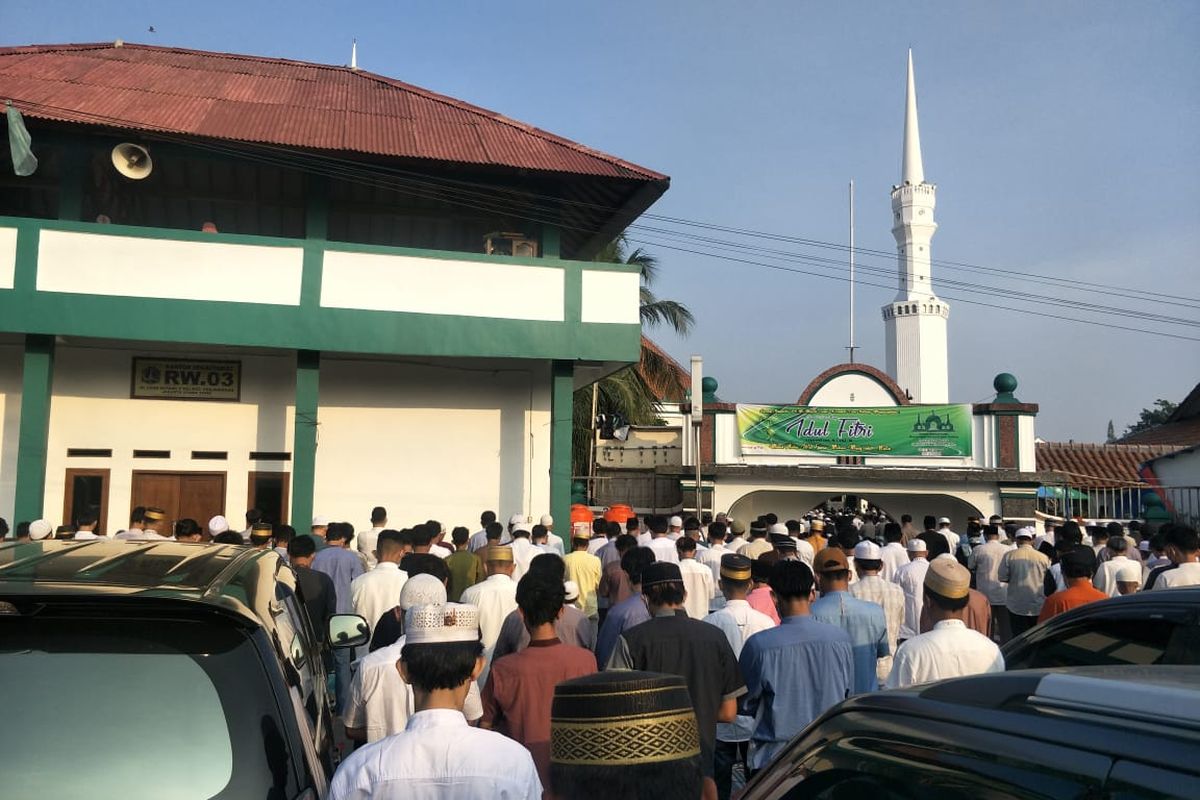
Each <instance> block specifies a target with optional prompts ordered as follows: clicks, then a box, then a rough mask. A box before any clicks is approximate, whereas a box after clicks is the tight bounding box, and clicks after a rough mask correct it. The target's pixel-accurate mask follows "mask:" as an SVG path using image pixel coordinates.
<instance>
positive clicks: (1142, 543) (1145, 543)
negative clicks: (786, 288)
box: [1138, 539, 1150, 553]
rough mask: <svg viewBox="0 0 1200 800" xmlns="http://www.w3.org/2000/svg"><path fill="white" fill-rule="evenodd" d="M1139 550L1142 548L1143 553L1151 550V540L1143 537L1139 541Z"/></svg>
mask: <svg viewBox="0 0 1200 800" xmlns="http://www.w3.org/2000/svg"><path fill="white" fill-rule="evenodd" d="M1138 550H1141V551H1142V552H1143V553H1149V552H1150V540H1149V539H1142V540H1141V541H1140V542H1138Z"/></svg>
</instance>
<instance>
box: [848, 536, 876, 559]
mask: <svg viewBox="0 0 1200 800" xmlns="http://www.w3.org/2000/svg"><path fill="white" fill-rule="evenodd" d="M854 558H855V559H858V560H862V561H879V560H881V559H882V558H883V550H881V549H879V545H877V544H875V543H874V542H872V541H869V540H866V539H864V540H863V541H861V542H859V543H858V544H856V545H854Z"/></svg>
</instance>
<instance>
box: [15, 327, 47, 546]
mask: <svg viewBox="0 0 1200 800" xmlns="http://www.w3.org/2000/svg"><path fill="white" fill-rule="evenodd" d="M53 384H54V337H53V336H45V335H42V334H32V333H31V334H27V335H26V336H25V355H24V365H23V368H22V372H21V426H20V433H19V437H18V441H17V486H16V498H15V502H14V504H13V505H14V508H13V520H14V524H15V522H16V521H17V520H35V519H40V518H41V517H42V514H43V513H44V511H45V499H46V443H47V440H48V438H49V436H50V397H51V394H52V390H53Z"/></svg>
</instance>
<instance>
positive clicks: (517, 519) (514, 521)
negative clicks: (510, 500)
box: [508, 514, 528, 530]
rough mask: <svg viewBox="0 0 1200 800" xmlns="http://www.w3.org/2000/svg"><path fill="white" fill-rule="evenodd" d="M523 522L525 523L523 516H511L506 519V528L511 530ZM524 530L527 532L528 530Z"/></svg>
mask: <svg viewBox="0 0 1200 800" xmlns="http://www.w3.org/2000/svg"><path fill="white" fill-rule="evenodd" d="M524 521H525V515H524V514H513V515H512V516H511V517H509V518H508V527H510V528H511V527H513V526H514V525H519V524H521V523H522V522H524ZM526 530H528V528H527V529H526Z"/></svg>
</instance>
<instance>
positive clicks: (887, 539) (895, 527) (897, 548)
mask: <svg viewBox="0 0 1200 800" xmlns="http://www.w3.org/2000/svg"><path fill="white" fill-rule="evenodd" d="M903 538H904V530H903V529H902V528H901V527H900V523H899V522H889V523H887V524H886V525H884V526H883V542H884V544H883V552H882V553H881V554H880V559H879V560H880V563H881V564H882V565H883V566H882V568H881V569H880V570H879V577H881V578H883V579H884V580H885V581H895V580H896V572H897V571H899V569H900V568H901V567H903V566H904V565H905V564H907V563H908V561H909V559H908V551H907V550H905V549H904V543H903V542H902V541H901V540H902V539H903Z"/></svg>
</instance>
